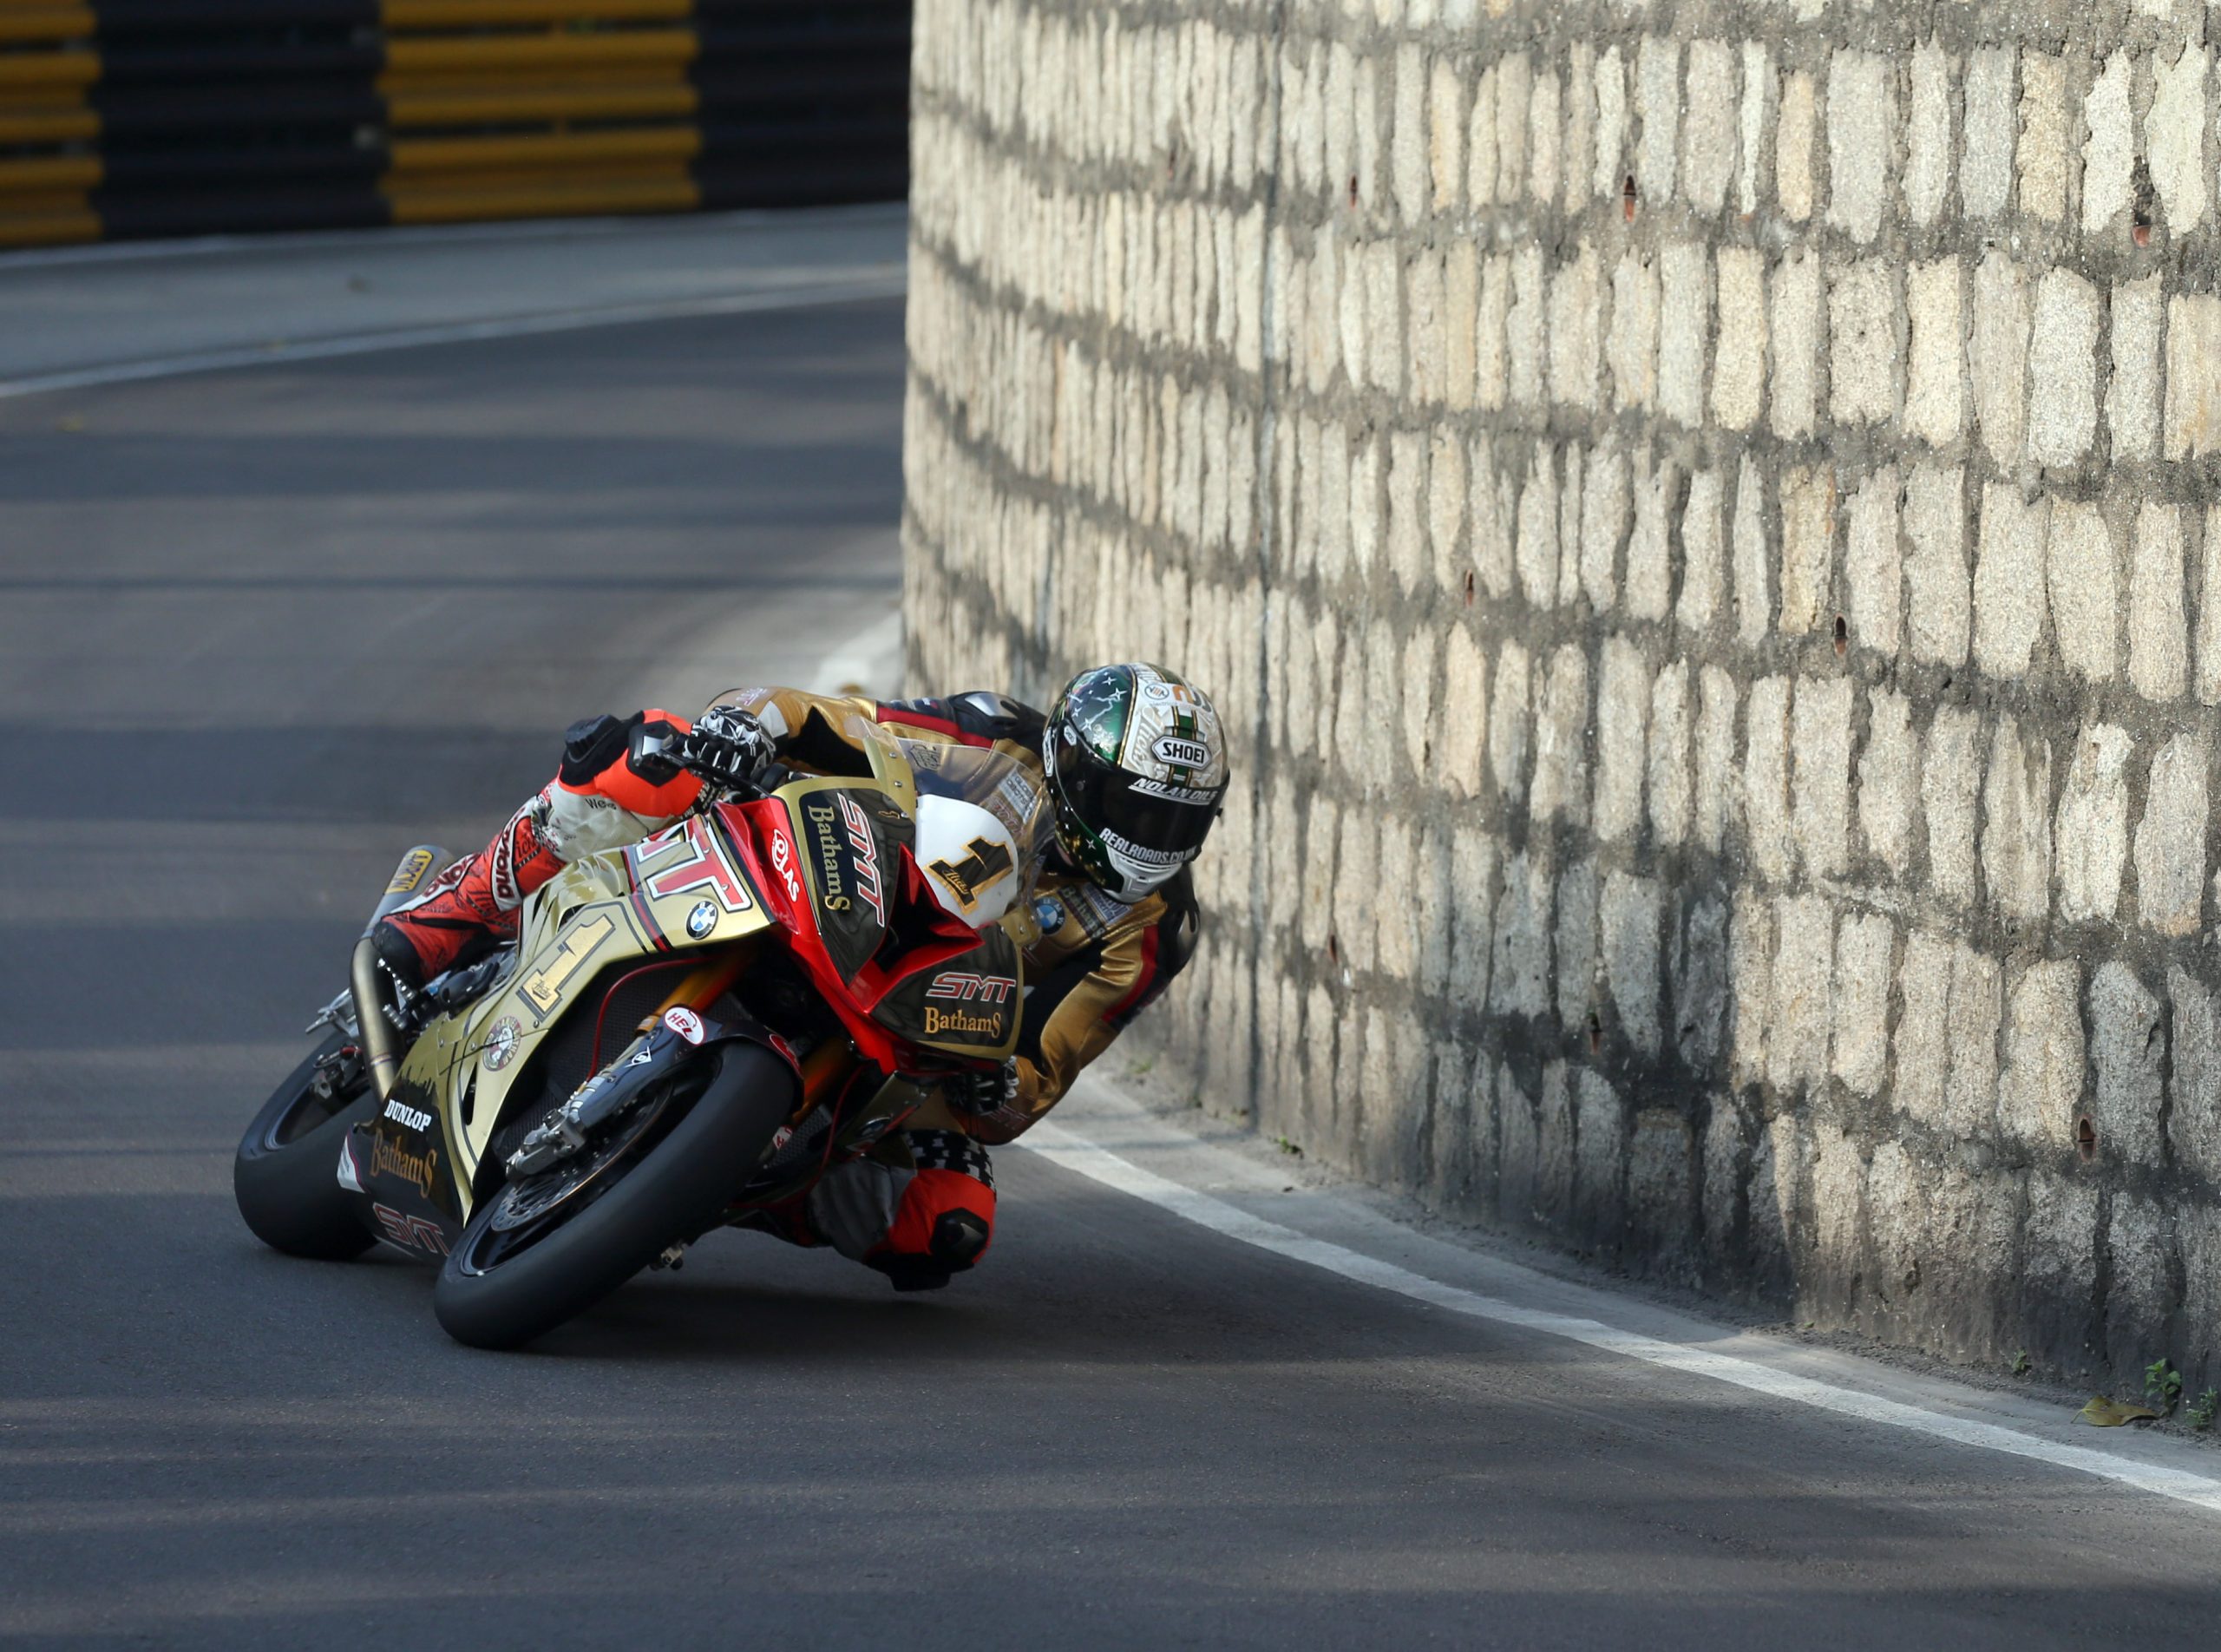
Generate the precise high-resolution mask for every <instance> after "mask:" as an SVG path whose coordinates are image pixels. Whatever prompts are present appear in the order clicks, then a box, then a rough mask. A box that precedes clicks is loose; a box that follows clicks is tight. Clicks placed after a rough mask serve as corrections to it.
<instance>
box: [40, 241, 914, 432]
mask: <svg viewBox="0 0 2221 1652" xmlns="http://www.w3.org/2000/svg"><path fill="white" fill-rule="evenodd" d="M903 285H904V279H903V276H902V274H901V272H900V271H899V270H896V271H892V272H874V273H872V274H869V275H867V276H863V277H861V278H857V279H840V278H837V277H833V278H828V279H824V280H822V281H821V282H819V283H818V284H817V285H812V286H807V287H789V288H780V289H776V290H773V291H770V292H735V293H726V294H724V295H722V296H719V297H715V298H672V299H668V300H664V301H660V302H658V303H653V304H620V305H601V306H599V307H593V308H587V309H580V310H553V311H543V312H541V313H539V314H536V315H525V316H504V317H497V318H494V319H491V320H487V321H464V322H451V323H443V324H442V325H437V326H429V327H400V328H396V329H394V330H393V331H388V332H368V333H341V334H337V335H335V336H333V337H331V338H306V339H300V340H292V339H283V340H277V341H273V342H272V343H270V344H246V345H235V346H232V347H229V348H226V349H223V350H206V351H196V352H193V353H192V354H188V355H181V356H164V357H155V358H153V359H150V360H146V361H134V362H115V363H111V364H108V365H106V366H102V367H87V368H79V369H73V370H70V371H69V372H63V373H39V374H34V375H31V376H29V377H23V378H12V379H0V401H4V400H9V399H11V398H13V397H20V396H40V395H44V394H48V393H49V392H52V391H56V390H89V389H91V388H93V387H95V386H96V385H102V384H134V383H137V382H139V381H141V380H144V379H150V378H174V377H178V376H180V375H181V374H187V373H214V372H223V371H227V370H233V369H237V368H242V367H269V366H273V365H279V364H285V363H287V362H300V361H323V360H328V359H330V358H331V357H336V356H367V355H370V354H373V353H375V352H377V351H385V350H419V349H423V348H424V347H425V346H427V345H433V344H477V343H480V342H482V341H484V340H487V339H494V338H531V337H533V336H534V335H536V334H541V333H560V332H577V331H582V330H583V329H586V328H588V327H617V326H624V325H628V324H631V323H634V322H643V321H672V320H678V319H681V318H689V317H695V316H737V315H747V314H750V313H753V312H755V311H763V310H808V309H812V308H815V307H816V306H818V305H829V304H848V303H851V302H854V301H855V300H858V299H863V298H899V297H900V296H901V293H902V291H903Z"/></svg>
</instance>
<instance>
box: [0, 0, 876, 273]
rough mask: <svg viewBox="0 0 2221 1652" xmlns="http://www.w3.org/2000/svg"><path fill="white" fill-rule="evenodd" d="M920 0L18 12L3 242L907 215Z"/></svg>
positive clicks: (125, 4) (66, 0)
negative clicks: (639, 219)
mask: <svg viewBox="0 0 2221 1652" xmlns="http://www.w3.org/2000/svg"><path fill="white" fill-rule="evenodd" d="M909 51H910V13H909V4H908V0H0V247H6V246H41V245H52V244H57V243H63V242H70V241H90V240H99V239H123V238H128V237H134V236H147V235H173V234H205V233H215V232H220V231H241V230H277V229H311V228H339V227H351V226H369V225H380V224H426V223H451V222H459V221H462V220H475V219H495V218H528V217H530V218H537V217H560V216H566V215H574V214H582V213H628V212H685V211H689V210H691V209H694V208H698V207H720V206H783V205H794V204H801V203H804V202H835V201H854V200H894V199H899V198H900V197H901V195H902V193H904V190H905V187H906V186H907V157H906V144H907V130H906V128H907V97H908V77H909Z"/></svg>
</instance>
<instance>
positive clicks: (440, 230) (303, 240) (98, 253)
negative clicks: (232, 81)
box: [0, 200, 909, 278]
mask: <svg viewBox="0 0 2221 1652" xmlns="http://www.w3.org/2000/svg"><path fill="white" fill-rule="evenodd" d="M908 210H909V209H908V206H907V203H905V202H902V201H899V200H897V201H868V202H864V203H862V204H860V205H857V206H803V207H794V206H779V207H755V206H751V207H739V208H736V209H735V210H733V211H731V212H724V213H684V214H674V215H672V216H670V217H656V218H645V219H644V218H639V217H626V218H527V219H519V220H513V221H506V222H502V223H495V224H393V225H388V226H383V227H380V228H377V229H289V230H272V231H269V232H267V233H253V234H233V235H191V236H180V237H179V238H177V239H174V240H151V241H102V242H95V243H94V244H93V245H91V246H32V247H23V248H19V249H17V250H16V251H12V252H5V253H0V278H4V277H6V276H8V275H10V274H12V273H13V272H16V271H17V270H40V269H54V268H56V267H67V266H71V265H79V264H148V263H157V262H160V261H161V260H164V259H194V258H206V257H209V256H211V255H212V254H215V253H222V252H281V253H282V252H317V251H328V250H331V249H332V248H339V249H342V250H344V249H347V248H350V247H358V248H360V249H361V250H362V251H364V252H382V251H384V250H386V249H388V248H398V247H409V246H469V245H472V244H474V243H477V242H483V241H494V242H501V241H550V240H582V239H589V238H592V237H595V236H604V235H618V234H629V235H673V234H676V235H685V234H691V233H696V232H699V233H704V234H714V233H717V231H720V230H724V229H731V228H733V227H736V226H752V225H763V226H772V227H785V228H791V227H793V226H796V225H797V224H801V225H814V224H839V223H842V222H855V221H858V220H861V221H862V222H865V223H869V222H872V221H874V220H879V219H900V218H901V217H902V216H903V215H904V214H905V213H907V211H908Z"/></svg>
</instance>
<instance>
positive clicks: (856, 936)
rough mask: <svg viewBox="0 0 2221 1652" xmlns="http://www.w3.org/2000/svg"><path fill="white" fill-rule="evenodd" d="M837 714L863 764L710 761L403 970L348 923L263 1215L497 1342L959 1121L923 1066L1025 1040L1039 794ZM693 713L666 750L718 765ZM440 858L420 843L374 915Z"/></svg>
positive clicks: (960, 757)
mask: <svg viewBox="0 0 2221 1652" xmlns="http://www.w3.org/2000/svg"><path fill="white" fill-rule="evenodd" d="M848 731H849V734H850V737H851V738H852V740H853V741H854V742H855V744H857V745H858V746H860V747H861V749H862V752H863V754H864V757H865V758H866V760H868V764H869V768H870V773H869V775H868V777H864V776H822V775H799V774H796V773H794V772H793V771H790V770H774V771H772V772H771V773H770V775H769V776H767V777H764V778H763V780H762V781H760V782H759V783H757V784H755V785H749V786H731V785H723V784H720V785H710V784H705V785H704V790H703V794H702V796H701V797H700V799H699V800H698V802H697V803H696V804H695V806H694V807H693V808H692V809H691V810H690V811H689V812H688V813H687V814H685V816H681V817H680V818H679V819H678V820H677V821H676V822H674V823H672V824H671V825H670V826H668V827H667V828H665V829H663V830H661V831H658V832H657V833H656V834H655V835H653V836H650V837H647V838H645V839H644V840H642V841H641V842H636V843H633V844H631V845H628V846H626V847H624V848H620V849H611V850H609V851H607V852H606V853H603V854H599V855H587V856H584V857H582V858H581V859H580V860H579V861H577V862H574V863H573V864H572V865H570V866H568V867H567V868H566V869H564V870H563V871H562V872H560V874H558V875H556V876H555V877H554V879H552V880H551V881H550V882H548V883H547V885H546V886H544V887H543V888H541V889H539V890H538V891H536V892H535V893H534V895H531V896H530V897H529V898H527V901H525V903H524V905H523V907H522V908H521V912H520V926H519V932H518V938H517V940H516V941H515V942H514V943H512V944H510V945H508V946H505V947H501V949H499V950H497V951H496V952H495V953H494V954H491V955H489V956H488V957H486V958H484V959H482V960H479V961H477V962H475V963H473V964H471V965H469V966H468V967H463V968H460V969H456V970H453V971H450V972H449V974H445V975H442V976H440V977H439V978H437V979H436V980H431V981H429V982H427V983H425V985H424V986H423V988H422V989H421V991H415V992H412V991H410V990H409V989H408V988H407V987H404V986H403V984H402V983H401V982H399V981H398V980H396V979H395V978H394V977H393V976H392V975H391V974H390V973H389V972H387V971H385V970H384V969H383V967H382V966H380V965H379V964H378V962H377V957H376V954H375V951H374V949H373V948H372V947H371V945H370V940H369V935H370V928H365V930H364V939H362V940H361V941H357V944H356V947H355V951H354V956H353V961H352V968H351V974H350V985H349V988H348V990H347V991H346V992H344V993H341V994H340V995H339V996H338V997H337V999H335V1000H333V1001H332V1003H331V1005H330V1006H327V1007H326V1008H325V1010H324V1013H322V1014H320V1015H319V1016H318V1018H317V1019H315V1020H314V1021H312V1022H311V1024H310V1026H309V1027H308V1029H307V1031H308V1032H309V1033H311V1034H315V1033H323V1034H324V1037H323V1039H322V1041H321V1042H320V1043H319V1045H318V1047H317V1048H316V1049H315V1050H314V1051H313V1052H311V1054H310V1055H309V1056H308V1057H307V1058H306V1059H305V1060H303V1061H302V1063H301V1064H300V1065H299V1066H298V1067H297V1068H296V1069H295V1070H294V1072H292V1074H291V1075H290V1076H289V1077H288V1078H286V1079H285V1082H284V1083H283V1084H281V1085H278V1089H277V1090H276V1092H274V1093H273V1094H272V1096H271V1098H270V1100H269V1101H268V1102H267V1103H266V1104H265V1105H264V1107H263V1109H262V1111H260V1112H259V1114H258V1115H257V1116H256V1118H255V1119H254V1122H253V1123H252V1124H251V1125H249V1127H248V1129H247V1131H246V1136H245V1137H244V1138H243V1139H242V1140H241V1141H240V1143H239V1152H238V1155H237V1158H236V1160H235V1163H234V1169H233V1187H234V1191H235V1193H236V1196H237V1198H238V1201H239V1212H240V1215H241V1216H244V1217H245V1218H246V1224H247V1226H248V1227H249V1228H250V1229H252V1230H253V1232H254V1234H255V1235H256V1236H257V1237H259V1239H261V1240H262V1241H263V1242H265V1244H268V1245H270V1246H272V1247H273V1248H274V1249H278V1250H280V1251H283V1252H285V1253H287V1254H289V1255H297V1256H307V1257H318V1258H324V1259H331V1260H344V1259H348V1258H351V1257H355V1256H357V1255H361V1254H362V1253H364V1251H366V1250H368V1249H370V1247H371V1246H372V1245H374V1244H383V1245H385V1246H387V1247H389V1248H390V1249H395V1250H397V1251H400V1252H402V1253H403V1254H405V1255H409V1256H411V1257H413V1258H416V1259H417V1260H418V1261H421V1262H430V1263H436V1264H437V1266H438V1269H439V1271H438V1275H437V1279H436V1283H435V1284H434V1287H433V1292H432V1302H433V1308H434V1311H435V1312H436V1314H437V1315H438V1318H439V1321H440V1323H441V1325H442V1327H444V1328H446V1330H447V1331H448V1332H449V1334H450V1335H452V1336H454V1337H455V1339H456V1340H457V1341H462V1342H464V1343H467V1344H468V1345H470V1346H473V1347H485V1348H510V1347H518V1346H520V1345H521V1344H523V1343H525V1342H528V1341H531V1340H532V1339H533V1338H534V1337H536V1336H539V1335H541V1334H544V1333H545V1332H547V1331H548V1330H550V1329H552V1328H554V1327H556V1326H558V1325H560V1324H562V1323H563V1322H564V1321H567V1320H569V1319H571V1318H572V1317H573V1316H574V1315H576V1314H579V1313H580V1312H582V1311H583V1310H585V1309H586V1308H588V1307H590V1306H591V1305H593V1303H594V1302H596V1301H599V1300H600V1299H601V1298H603V1297H604V1296H606V1295H608V1294H609V1293H611V1292H612V1291H614V1290H615V1289H617V1288H619V1286H620V1285H622V1284H623V1283H624V1282H626V1281H627V1280H628V1279H630V1278H632V1276H633V1275H636V1274H638V1273H639V1272H640V1271H642V1270H643V1269H649V1268H658V1267H677V1266H678V1265H679V1264H680V1262H682V1261H683V1259H684V1255H685V1250H686V1249H687V1247H689V1246H690V1245H691V1244H692V1243H694V1242H696V1241H697V1240H698V1239H699V1238H701V1237H702V1236H704V1235H705V1234H706V1233H708V1232H709V1231H711V1229H716V1228H718V1227H721V1226H765V1225H775V1223H774V1219H773V1217H772V1216H770V1214H768V1213H772V1212H775V1211H776V1210H781V1209H789V1210H790V1209H792V1208H794V1203H795V1202H796V1201H797V1200H799V1199H801V1198H802V1197H803V1196H806V1195H807V1194H808V1192H809V1190H810V1188H811V1187H812V1186H813V1185H814V1184H815V1183H816V1181H817V1180H818V1179H819V1178H820V1177H823V1176H824V1175H826V1174H827V1173H828V1171H829V1170H830V1169H831V1168H832V1167H834V1166H835V1165H838V1164H843V1163H846V1162H848V1161H851V1160H854V1159H856V1158H859V1157H863V1156H865V1155H867V1154H869V1153H871V1152H872V1151H874V1150H875V1147H877V1146H878V1145H879V1144H881V1143H882V1142H883V1141H884V1140H885V1138H886V1137H888V1134H889V1133H890V1132H892V1131H895V1130H897V1129H898V1128H900V1127H901V1126H902V1125H904V1124H912V1123H914V1124H921V1125H925V1124H940V1125H941V1126H942V1127H944V1128H946V1127H951V1126H952V1125H953V1124H954V1120H953V1118H952V1117H951V1116H950V1115H948V1113H947V1109H946V1106H945V1104H943V1103H942V1102H941V1100H940V1095H939V1089H940V1085H941V1084H942V1083H943V1082H944V1081H945V1080H946V1079H947V1078H948V1076H949V1075H950V1074H952V1073H953V1072H959V1071H961V1070H963V1069H965V1068H966V1067H973V1068H977V1067H979V1066H982V1065H991V1064H994V1063H999V1062H1000V1061H1001V1060H1003V1059H1006V1057H1008V1056H1009V1055H1010V1054H1011V1052H1012V1050H1013V1048H1014V1047H1015V1046H1016V1043H1017V1039H1018V1033H1019V1019H1020V1012H1021V1010H1022V1006H1023V1003H1024V996H1025V984H1024V974H1023V962H1022V960H1023V947H1024V944H1025V941H1027V940H1028V939H1030V938H1031V937H1030V936H1029V935H1028V934H1027V933H1026V930H1027V928H1028V926H1029V925H1030V923H1031V921H1032V876H1033V874H1034V872H1035V871H1036V870H1037V869H1038V867H1039V864H1040V862H1041V859H1042V855H1043V853H1044V852H1045V849H1046V847H1047V844H1048V842H1049V837H1050V827H1049V819H1050V816H1049V811H1048V809H1047V806H1046V799H1045V796H1044V794H1043V792H1042V790H1041V788H1040V785H1039V783H1038V781H1037V780H1036V779H1035V777H1033V776H1032V773H1031V772H1030V771H1029V770H1027V769H1026V768H1025V766H1024V765H1022V764H1019V763H1017V762H1015V761H1013V760H1012V759H1011V758H1009V757H1005V756H1003V755H1001V754H999V753H997V752H994V751H989V750H981V749H974V748H970V747H961V746H944V745H939V744H927V743H921V742H916V741H910V740H905V739H901V738H900V737H896V736H894V735H893V734H891V733H889V732H888V731H886V730H884V729H882V728H881V727H880V726H879V725H877V724H874V723H872V722H870V721H868V719H866V718H862V717H858V718H855V719H854V720H853V721H852V722H851V723H850V724H849V729H848ZM674 741H675V744H674V745H673V747H672V750H671V751H669V752H668V753H667V754H666V755H669V756H671V757H672V758H673V760H674V761H677V762H679V763H680V764H683V765H685V766H689V767H694V768H696V769H697V771H698V772H709V771H710V770H704V769H703V768H702V766H701V765H700V764H698V763H697V762H696V761H694V760H693V758H692V757H691V756H690V753H689V751H688V750H687V748H686V746H685V737H674ZM445 859H446V856H444V855H442V853H441V852H440V851H439V850H438V849H435V848H433V847H431V846H429V845H423V846H419V847H417V848H415V849H410V850H409V853H408V854H407V855H404V856H403V858H402V862H401V864H400V866H399V868H398V869H396V873H395V875H394V877H393V879H392V880H391V882H390V883H389V884H388V886H387V888H386V891H385V894H384V896H383V899H382V900H381V901H379V902H378V905H377V908H376V910H375V911H374V912H373V914H372V915H371V921H370V927H373V928H374V927H375V926H376V924H377V921H378V920H379V919H380V918H382V917H383V916H384V915H385V914H387V913H388V912H390V911H391V910H392V909H393V908H395V907H396V906H398V905H400V904H401V903H402V902H403V901H406V900H407V899H409V896H410V895H413V894H414V893H416V891H417V890H418V889H420V888H423V887H424V885H425V882H426V880H428V879H429V878H430V877H432V876H433V875H435V874H436V871H437V870H438V869H439V868H440V866H441V865H442V863H443V862H444V861H445Z"/></svg>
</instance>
